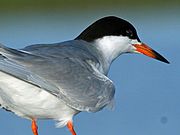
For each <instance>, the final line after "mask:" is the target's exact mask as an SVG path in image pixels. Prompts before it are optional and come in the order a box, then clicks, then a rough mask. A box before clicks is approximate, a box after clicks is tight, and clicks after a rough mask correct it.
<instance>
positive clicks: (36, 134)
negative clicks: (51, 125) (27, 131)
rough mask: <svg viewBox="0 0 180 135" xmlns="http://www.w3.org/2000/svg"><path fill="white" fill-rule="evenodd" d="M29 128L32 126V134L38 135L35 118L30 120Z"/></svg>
mask: <svg viewBox="0 0 180 135" xmlns="http://www.w3.org/2000/svg"><path fill="white" fill-rule="evenodd" d="M31 128H32V132H33V134H34V135H38V126H37V124H36V120H35V119H33V120H32V125H31Z"/></svg>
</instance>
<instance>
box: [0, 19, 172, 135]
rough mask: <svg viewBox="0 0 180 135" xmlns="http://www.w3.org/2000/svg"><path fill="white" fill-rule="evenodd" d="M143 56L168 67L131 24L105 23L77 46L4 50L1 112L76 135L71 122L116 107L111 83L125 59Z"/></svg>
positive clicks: (95, 25)
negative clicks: (50, 122)
mask: <svg viewBox="0 0 180 135" xmlns="http://www.w3.org/2000/svg"><path fill="white" fill-rule="evenodd" d="M124 53H140V54H144V55H147V56H149V57H151V58H154V59H157V60H160V61H162V62H165V63H169V62H168V60H166V59H165V58H164V57H163V56H161V55H160V54H159V53H157V52H156V51H154V50H153V49H151V48H150V47H148V46H147V45H146V44H144V43H143V42H141V40H140V39H139V37H138V35H137V32H136V29H135V28H134V26H133V25H132V24H131V23H129V22H128V21H126V20H124V19H121V18H119V17H116V16H107V17H103V18H101V19H99V20H97V21H96V22H94V23H93V24H91V25H90V26H89V27H87V28H86V29H85V30H84V31H83V32H82V33H81V34H80V35H79V36H77V37H76V38H75V39H73V40H69V41H65V42H61V43H55V44H35V45H30V46H27V47H25V48H23V49H12V48H9V47H6V46H4V45H2V44H1V45H0V104H1V107H2V108H3V109H6V110H9V111H11V112H13V113H15V114H16V115H18V116H20V117H22V118H26V119H29V120H31V122H32V125H31V128H32V132H33V134H34V135H38V130H37V128H38V127H37V124H36V121H37V120H38V119H53V120H56V121H57V126H58V127H63V126H67V127H68V129H69V130H70V132H71V134H72V135H76V132H75V130H74V126H73V116H75V115H76V114H78V113H80V112H82V111H85V112H97V111H100V110H102V109H103V108H104V107H106V106H108V105H109V104H112V102H113V100H114V94H115V86H114V84H113V82H112V81H111V80H110V79H109V78H108V77H107V75H108V71H109V68H110V65H111V63H112V62H113V61H114V60H115V59H116V58H117V57H118V56H120V55H121V54H124Z"/></svg>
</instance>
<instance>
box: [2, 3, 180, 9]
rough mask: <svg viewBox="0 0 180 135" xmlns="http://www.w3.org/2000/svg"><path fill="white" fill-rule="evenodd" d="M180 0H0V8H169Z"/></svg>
mask: <svg viewBox="0 0 180 135" xmlns="http://www.w3.org/2000/svg"><path fill="white" fill-rule="evenodd" d="M178 5H180V0H171V1H170V0H149V1H146V0H11V1H10V0H0V10H7V11H16V10H17V11H18V10H20V11H22V10H32V9H34V10H71V9H78V10H88V9H91V10H92V9H97V8H100V7H101V8H111V7H118V8H122V7H123V8H125V7H132V8H152V7H153V8H168V7H169V6H178Z"/></svg>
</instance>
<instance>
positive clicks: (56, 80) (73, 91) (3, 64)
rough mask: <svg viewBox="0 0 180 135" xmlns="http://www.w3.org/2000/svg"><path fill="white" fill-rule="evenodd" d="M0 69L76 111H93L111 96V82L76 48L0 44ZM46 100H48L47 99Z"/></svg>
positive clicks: (96, 62)
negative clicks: (21, 47)
mask: <svg viewBox="0 0 180 135" xmlns="http://www.w3.org/2000/svg"><path fill="white" fill-rule="evenodd" d="M0 54H1V55H0V70H1V71H3V72H6V73H8V74H11V75H13V76H16V77H17V78H19V79H21V80H24V81H26V82H27V83H31V84H32V85H36V86H37V87H40V88H42V89H44V90H46V91H47V92H49V93H51V94H53V95H55V96H57V97H58V98H60V99H62V100H63V101H64V102H65V103H66V104H67V105H69V106H70V107H72V108H74V109H77V110H79V111H90V112H96V111H99V110H100V109H102V108H103V107H105V106H106V105H108V104H109V103H110V102H111V101H112V99H113V97H114V92H115V89H114V85H113V83H112V81H111V80H110V79H108V78H107V77H106V76H105V75H103V74H101V73H100V72H99V71H98V69H97V68H96V66H95V65H96V64H99V63H98V60H97V59H96V58H94V57H93V56H92V55H91V54H90V53H89V52H87V51H85V50H84V49H82V48H80V47H74V46H70V45H69V46H68V45H66V46H63V45H37V46H29V47H27V48H25V49H24V50H23V51H21V50H15V49H10V48H7V47H4V46H2V45H1V46H0ZM47 100H48V99H47Z"/></svg>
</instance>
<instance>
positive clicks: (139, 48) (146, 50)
mask: <svg viewBox="0 0 180 135" xmlns="http://www.w3.org/2000/svg"><path fill="white" fill-rule="evenodd" d="M133 46H134V47H135V48H136V52H138V53H142V54H144V55H146V56H148V57H151V58H154V59H157V60H160V61H162V62H165V63H168V64H169V61H168V60H166V59H165V58H164V57H163V56H162V55H160V54H159V53H158V52H156V51H154V50H153V49H152V48H150V47H149V46H147V45H146V44H144V43H142V44H133Z"/></svg>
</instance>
